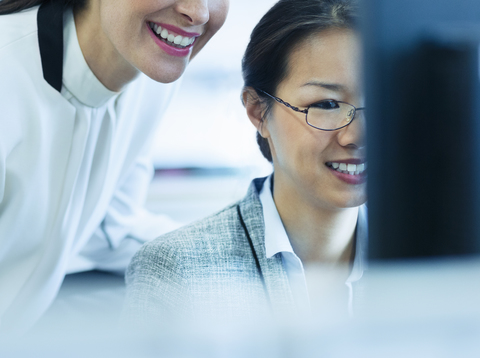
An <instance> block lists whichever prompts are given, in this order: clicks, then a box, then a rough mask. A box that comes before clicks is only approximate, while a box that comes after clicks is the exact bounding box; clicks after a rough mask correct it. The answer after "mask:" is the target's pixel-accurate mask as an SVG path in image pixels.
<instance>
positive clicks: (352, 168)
mask: <svg viewBox="0 0 480 358" xmlns="http://www.w3.org/2000/svg"><path fill="white" fill-rule="evenodd" d="M325 164H326V166H327V167H329V168H331V169H333V170H335V171H337V172H340V173H343V174H349V175H360V174H363V173H364V172H365V171H366V170H367V163H366V162H364V163H359V164H353V163H343V162H327V163H325Z"/></svg>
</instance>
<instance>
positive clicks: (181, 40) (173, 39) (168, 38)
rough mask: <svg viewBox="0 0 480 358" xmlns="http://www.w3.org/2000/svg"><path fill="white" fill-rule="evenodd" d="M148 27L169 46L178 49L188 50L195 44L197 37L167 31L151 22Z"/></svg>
mask: <svg viewBox="0 0 480 358" xmlns="http://www.w3.org/2000/svg"><path fill="white" fill-rule="evenodd" d="M148 26H149V27H150V28H151V29H152V31H153V33H154V34H155V35H156V36H157V37H158V38H159V39H160V40H161V41H163V42H165V43H166V44H167V45H170V46H172V47H176V48H187V47H189V46H191V45H192V44H193V43H194V42H195V37H186V36H181V35H177V34H175V33H173V32H172V31H168V30H167V29H164V28H162V27H161V26H159V25H157V24H155V23H153V22H149V23H148Z"/></svg>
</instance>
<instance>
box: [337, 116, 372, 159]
mask: <svg viewBox="0 0 480 358" xmlns="http://www.w3.org/2000/svg"><path fill="white" fill-rule="evenodd" d="M365 137H366V120H365V111H363V110H357V111H356V113H355V118H354V119H353V120H352V122H351V123H350V124H349V125H348V126H346V127H345V128H342V129H340V130H339V131H338V135H337V138H338V142H339V143H340V145H341V146H343V147H351V148H354V149H361V148H364V147H365V145H366V141H365V139H366V138H365Z"/></svg>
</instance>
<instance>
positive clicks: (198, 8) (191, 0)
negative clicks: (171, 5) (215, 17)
mask: <svg viewBox="0 0 480 358" xmlns="http://www.w3.org/2000/svg"><path fill="white" fill-rule="evenodd" d="M208 1H209V0H178V1H177V11H178V12H179V13H180V14H182V15H183V17H184V18H185V19H186V20H187V21H188V22H189V23H190V24H191V25H203V24H205V23H207V22H208V20H209V19H210V12H209V9H208Z"/></svg>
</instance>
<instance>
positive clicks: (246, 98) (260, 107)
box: [242, 87, 269, 138]
mask: <svg viewBox="0 0 480 358" xmlns="http://www.w3.org/2000/svg"><path fill="white" fill-rule="evenodd" d="M242 100H243V105H244V106H245V109H246V110H247V116H248V118H249V119H250V122H252V124H253V126H254V127H255V128H257V131H258V133H260V135H261V136H262V137H263V138H268V137H269V133H268V129H267V126H266V125H265V118H264V116H265V104H264V103H263V102H262V101H261V100H260V98H259V97H258V94H257V91H255V90H254V89H253V88H252V87H245V88H244V89H243V91H242Z"/></svg>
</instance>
